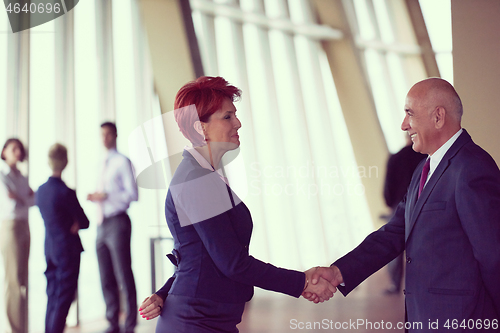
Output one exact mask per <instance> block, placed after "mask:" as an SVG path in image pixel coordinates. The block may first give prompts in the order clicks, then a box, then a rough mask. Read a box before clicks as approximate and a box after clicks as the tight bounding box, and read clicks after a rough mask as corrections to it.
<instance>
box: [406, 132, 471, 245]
mask: <svg viewBox="0 0 500 333" xmlns="http://www.w3.org/2000/svg"><path fill="white" fill-rule="evenodd" d="M471 141H472V139H471V137H470V135H469V133H467V131H466V130H465V129H464V130H463V132H462V134H460V136H459V137H458V139H457V140H456V141H455V143H453V145H452V146H451V147H450V149H448V151H447V152H446V154H445V155H444V156H443V159H442V160H441V162H440V163H439V165H438V166H437V168H436V170H435V171H434V173H433V174H432V175H431V178H430V179H429V180H428V181H427V184H426V185H425V187H424V189H423V190H422V193H421V194H420V197H419V198H418V199H417V196H418V185H419V183H420V174H421V173H422V168H423V165H424V163H423V162H422V163H420V164H419V166H418V167H417V170H418V172H415V173H414V174H413V179H412V181H411V185H410V187H409V189H408V197H409V199H408V201H409V202H408V205H407V206H406V209H410V220H409V225H407V230H406V239H408V237H409V236H410V234H411V231H412V229H413V227H414V225H415V222H416V221H417V218H418V216H419V215H420V212H421V210H422V207H423V206H424V204H425V202H426V201H427V199H428V198H429V195H430V194H431V192H432V190H433V189H434V187H435V186H436V184H437V182H438V181H439V179H440V178H441V176H442V175H443V173H444V172H445V171H446V169H447V168H448V166H449V165H450V163H452V160H453V158H454V157H455V155H456V154H457V153H458V151H459V150H460V149H461V148H462V147H463V146H464V145H465V144H466V143H468V142H471ZM407 222H408V221H407Z"/></svg>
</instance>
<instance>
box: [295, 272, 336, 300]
mask: <svg viewBox="0 0 500 333" xmlns="http://www.w3.org/2000/svg"><path fill="white" fill-rule="evenodd" d="M304 273H305V274H306V285H305V287H304V291H303V292H302V296H303V297H304V298H305V299H307V300H308V301H311V302H314V303H323V302H324V301H328V300H329V299H330V298H332V297H333V294H334V293H335V292H336V291H337V286H338V285H339V284H341V283H343V282H344V279H343V278H342V274H341V273H340V270H339V269H338V267H337V266H335V265H332V266H330V267H313V268H311V269H309V270H307V271H305V272H304Z"/></svg>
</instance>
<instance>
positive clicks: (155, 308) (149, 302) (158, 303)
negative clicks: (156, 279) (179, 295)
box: [139, 294, 163, 320]
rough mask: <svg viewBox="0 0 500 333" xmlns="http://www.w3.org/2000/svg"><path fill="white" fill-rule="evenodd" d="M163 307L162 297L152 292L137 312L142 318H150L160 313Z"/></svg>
mask: <svg viewBox="0 0 500 333" xmlns="http://www.w3.org/2000/svg"><path fill="white" fill-rule="evenodd" d="M162 309H163V299H162V298H161V297H160V296H158V295H156V294H153V295H151V296H149V297H147V298H146V299H145V300H144V301H143V302H142V304H141V306H140V307H139V314H140V315H141V316H142V318H146V320H150V319H153V318H156V317H158V316H159V315H160V314H161V310H162Z"/></svg>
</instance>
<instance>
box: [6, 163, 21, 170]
mask: <svg viewBox="0 0 500 333" xmlns="http://www.w3.org/2000/svg"><path fill="white" fill-rule="evenodd" d="M7 165H8V166H9V167H10V169H11V170H12V171H18V170H17V162H10V163H9V162H7Z"/></svg>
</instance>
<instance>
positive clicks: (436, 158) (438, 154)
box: [429, 128, 464, 177]
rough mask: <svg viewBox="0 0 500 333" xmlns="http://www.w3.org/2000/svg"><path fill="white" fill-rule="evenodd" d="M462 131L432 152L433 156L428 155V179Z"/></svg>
mask: <svg viewBox="0 0 500 333" xmlns="http://www.w3.org/2000/svg"><path fill="white" fill-rule="evenodd" d="M463 131H464V130H463V129H462V128H461V129H460V130H458V132H457V133H455V135H453V136H452V137H451V138H450V139H449V140H448V141H446V142H445V144H444V145H442V146H441V147H439V149H438V150H436V151H435V152H434V154H432V155H430V159H431V165H430V170H429V177H430V175H431V174H432V173H433V172H434V170H436V168H437V166H438V165H439V163H440V162H441V160H442V159H443V157H444V155H445V154H446V152H447V151H448V150H449V149H450V147H451V146H452V145H453V144H454V143H455V141H457V139H458V137H459V136H460V134H462V132H463Z"/></svg>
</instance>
